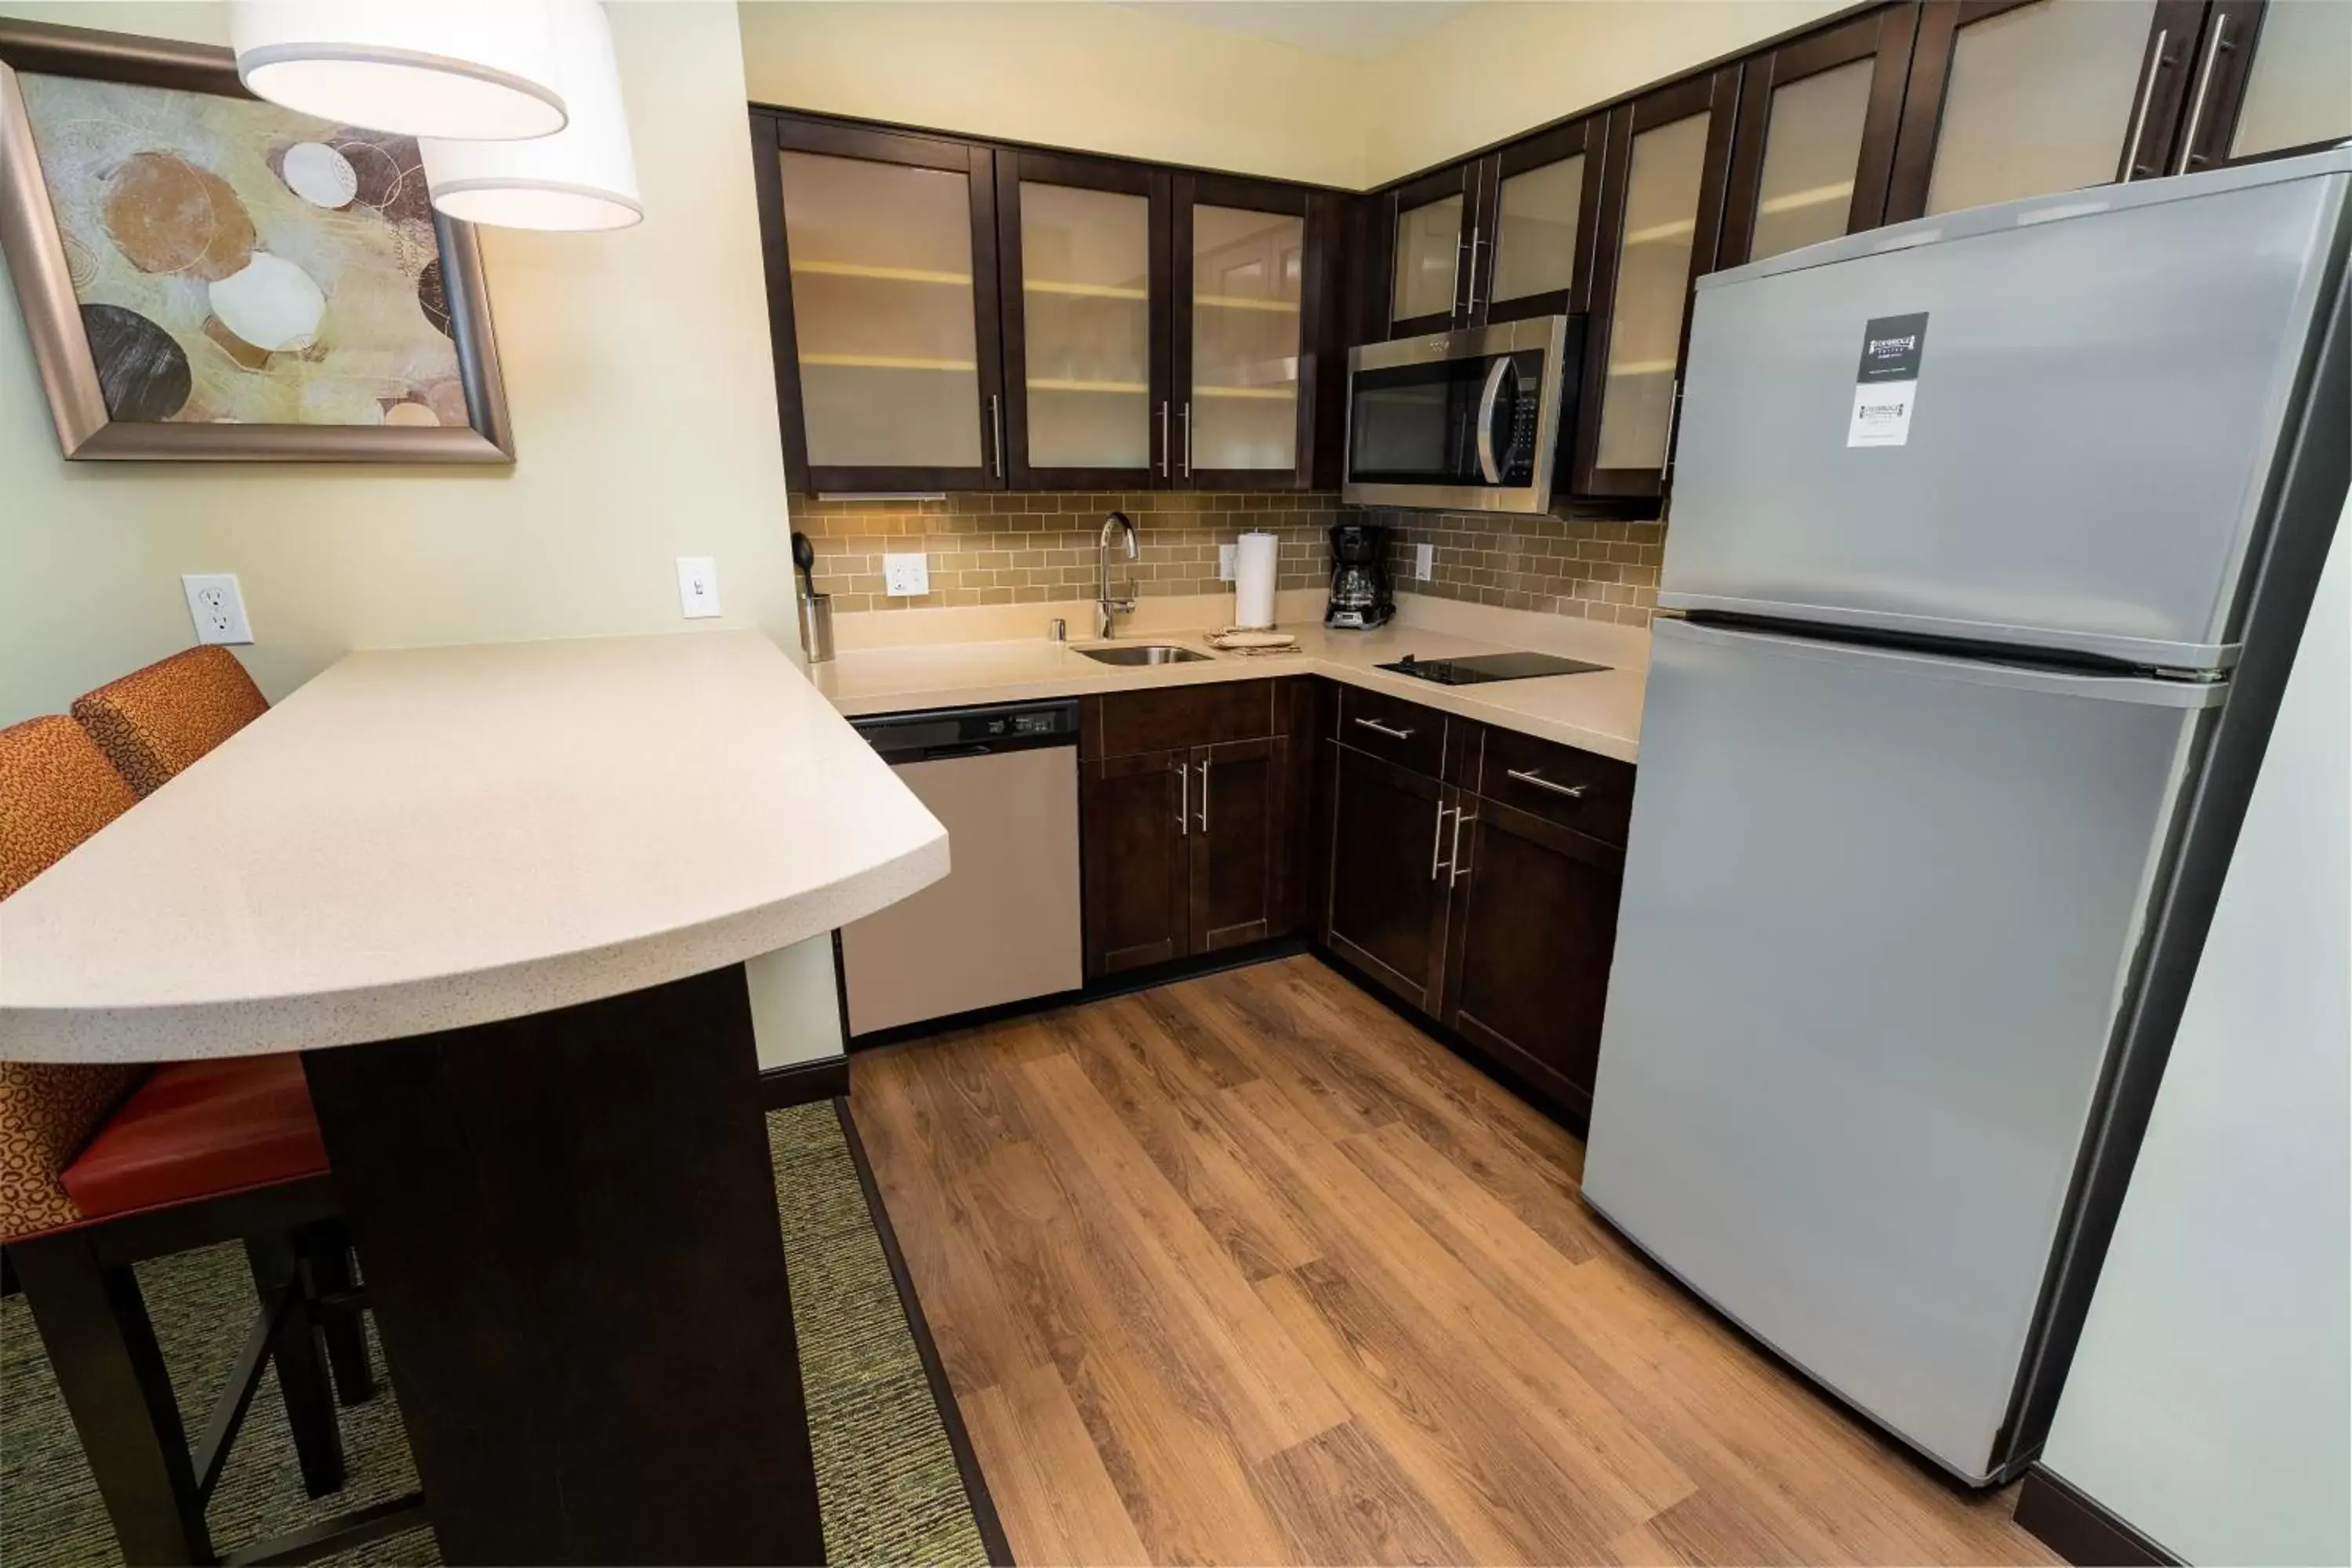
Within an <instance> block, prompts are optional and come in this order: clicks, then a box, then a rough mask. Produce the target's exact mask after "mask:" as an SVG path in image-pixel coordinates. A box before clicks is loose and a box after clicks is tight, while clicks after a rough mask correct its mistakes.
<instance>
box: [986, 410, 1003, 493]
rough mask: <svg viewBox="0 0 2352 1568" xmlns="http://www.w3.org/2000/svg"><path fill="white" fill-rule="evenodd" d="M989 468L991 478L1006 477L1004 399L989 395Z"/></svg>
mask: <svg viewBox="0 0 2352 1568" xmlns="http://www.w3.org/2000/svg"><path fill="white" fill-rule="evenodd" d="M988 432H989V442H988V468H989V473H990V477H992V478H993V479H1003V477H1004V399H1003V398H1002V397H1000V396H998V395H996V394H995V393H993V392H992V393H990V394H989V395H988Z"/></svg>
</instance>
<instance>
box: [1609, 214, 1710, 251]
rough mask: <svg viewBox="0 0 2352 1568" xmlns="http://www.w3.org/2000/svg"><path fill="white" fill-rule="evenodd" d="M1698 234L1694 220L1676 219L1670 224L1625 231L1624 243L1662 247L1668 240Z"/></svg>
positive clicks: (1687, 237) (1696, 223)
mask: <svg viewBox="0 0 2352 1568" xmlns="http://www.w3.org/2000/svg"><path fill="white" fill-rule="evenodd" d="M1697 233H1698V220H1697V219H1696V218H1689V217H1678V218H1676V219H1675V220H1674V221H1673V222H1672V223H1654V224H1652V225H1651V226H1649V227H1647V228H1633V229H1627V230H1626V231H1625V238H1624V242H1623V243H1625V244H1626V245H1628V246H1634V245H1664V244H1665V243H1666V242H1667V241H1668V240H1670V239H1690V238H1693V237H1696V235H1697Z"/></svg>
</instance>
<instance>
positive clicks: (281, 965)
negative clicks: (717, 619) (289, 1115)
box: [0, 632, 948, 1061]
mask: <svg viewBox="0 0 2352 1568" xmlns="http://www.w3.org/2000/svg"><path fill="white" fill-rule="evenodd" d="M947 867H948V841H947V834H946V831H945V830H944V829H943V828H941V827H940V824H939V823H938V821H937V820H936V819H935V818H934V817H932V816H931V815H930V813H929V812H928V811H927V810H925V809H924V808H923V806H922V805H921V803H920V802H919V801H917V800H916V799H915V797H914V795H912V794H910V793H909V792H908V790H907V788H906V787H905V786H904V785H903V784H900V783H899V782H898V779H897V778H896V777H894V776H893V775H892V774H891V773H890V771H889V769H888V768H887V767H886V766H885V765H884V764H883V763H882V760H881V758H880V757H878V756H877V755H876V754H875V752H874V751H873V749H872V748H871V747H869V746H867V745H866V743H865V742H863V741H862V740H860V739H859V738H858V736H857V735H856V732H855V731H852V730H851V729H850V727H849V726H848V725H847V724H845V723H844V722H843V721H842V720H841V718H840V716H839V715H838V714H837V713H835V711H834V710H832V709H831V708H830V707H828V706H827V705H826V703H825V702H824V700H823V699H821V698H820V697H819V696H818V695H817V693H816V692H815V691H814V689H812V688H811V686H810V683H809V682H808V680H807V679H804V678H803V676H802V674H801V672H800V671H799V669H798V668H795V667H794V665H793V662H792V660H791V659H789V658H786V657H785V656H784V654H783V653H782V651H781V650H780V649H778V648H777V647H775V645H774V644H773V643H772V642H770V641H769V640H768V639H767V638H765V637H761V636H760V635H759V634H757V633H754V632H716V633H687V634H680V635H676V636H667V637H606V638H587V639H580V640H569V641H562V642H538V643H509V644H499V645H488V646H478V647H439V648H416V649H409V650H403V651H396V652H379V653H355V654H352V655H350V656H348V657H346V658H343V659H342V660H341V661H340V662H338V663H337V664H335V665H334V666H333V667H331V668H329V669H328V670H326V671H325V672H324V673H323V674H321V675H320V676H319V677H318V678H317V679H314V680H312V681H310V683H309V684H308V685H306V686H304V687H302V688H301V689H299V690H297V691H295V692H294V693H293V694H292V695H291V696H289V697H288V698H287V699H286V700H284V701H282V702H280V703H278V705H277V706H276V707H275V708H273V709H271V710H269V711H268V713H265V714H263V715H262V716H261V717H260V718H259V719H257V720H256V721H254V722H253V723H251V724H249V725H247V727H246V728H245V729H243V730H241V731H238V732H237V733H236V735H234V736H232V737H230V738H229V740H227V741H226V742H224V743H223V744H222V745H220V746H219V747H217V748H215V750H214V751H213V752H210V753H209V754H208V755H206V756H205V758H204V759H203V760H202V761H200V762H198V763H195V764H194V766H193V767H190V768H189V769H187V770H186V771H185V772H184V773H181V774H180V775H178V776H177V777H175V778H173V780H172V781H171V782H169V783H168V784H164V785H163V788H161V789H159V790H157V791H156V792H155V793H154V794H153V795H150V796H148V797H147V798H146V799H145V800H142V801H141V802H140V803H139V804H138V805H136V806H134V807H133V808H132V809H131V810H130V811H128V812H126V813H124V814H123V815H122V816H120V817H118V818H116V819H115V821H113V822H112V823H110V824H109V825H108V826H106V827H105V828H103V829H102V830H100V832H99V833H98V834H97V835H96V836H95V837H91V838H90V839H89V841H88V842H87V843H85V844H83V845H81V846H80V847H78V848H76V849H75V850H74V851H73V852H72V853H70V854H68V856H67V857H66V858H64V859H62V860H60V861H58V864H56V865H55V866H52V867H51V868H49V869H47V871H44V872H43V873H42V874H41V875H40V876H38V877H37V878H35V879H33V880H32V881H31V882H29V883H27V884H26V886H25V887H24V888H22V889H19V890H18V891H17V892H16V894H15V895H14V896H13V897H11V898H9V899H7V900H5V901H0V1058H12V1059H19V1060H35V1061H167V1060H174V1059H180V1058H200V1057H227V1056H244V1055H254V1054H258V1053H261V1052H267V1051H284V1050H301V1049H307V1048H310V1047H320V1046H336V1045H350V1044H357V1043H360V1042H362V1041H367V1040H378V1039H386V1038H392V1037H400V1036H404V1035H413V1034H422V1033H425V1032H427V1031H431V1030H436V1029H448V1028H456V1027H459V1026H466V1025H471V1024H479V1023H487V1022H490V1021H493V1020H496V1019H499V1018H507V1017H514V1016H520V1015H522V1014H526V1013H538V1012H545V1011H548V1010H550V1009H552V1008H557V1007H563V1006H569V1005H572V1004H574V1003H579V1002H587V1001H593V1000H595V999H598V998H600V997H605V996H612V995H616V994H620V993H623V992H626V991H634V990H637V989H639V988H641V987H644V986H647V985H653V984H660V983H662V982H665V981H669V980H675V979H677V978H680V977H682V976H685V975H688V974H697V973H702V972H704V971H706V970H710V969H715V968H718V967H720V966H721V965H724V964H729V963H739V962H740V961H742V960H744V959H747V958H751V957H753V956H755V955H757V954H760V953H764V952H772V951H774V950H775V949H778V948H782V947H786V946H789V945H791V944H792V943H793V942H799V941H802V940H803V939H804V938H807V937H811V936H814V935H816V934H818V933H820V932H823V931H831V930H833V929H834V928H835V927H837V926H840V925H843V924H845V923H846V922H848V921H853V920H856V919H857V918H858V917H860V916H862V915H866V914H870V913H872V912H873V911H874V910H877V909H880V908H882V907H883V906H884V905H886V904H888V903H891V902H894V901H895V900H898V899H901V898H904V897H905V896H906V895H907V894H908V893H910V892H913V891H915V890H916V889H919V888H921V887H923V886H925V885H926V884H928V883H929V882H932V881H935V880H937V879H939V878H940V877H941V876H943V875H945V874H946V871H947Z"/></svg>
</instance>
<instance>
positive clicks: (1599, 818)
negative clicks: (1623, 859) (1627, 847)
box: [1477, 724, 1633, 845]
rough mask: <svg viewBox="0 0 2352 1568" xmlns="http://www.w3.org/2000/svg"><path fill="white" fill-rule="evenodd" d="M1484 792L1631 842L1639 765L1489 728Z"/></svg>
mask: <svg viewBox="0 0 2352 1568" xmlns="http://www.w3.org/2000/svg"><path fill="white" fill-rule="evenodd" d="M1477 788H1478V793H1479V794H1480V795H1485V796H1486V798H1487V799H1489V800H1499V801H1501V802H1502V803H1503V804H1504V805H1515V806H1517V807H1518V808H1519V809H1520V810H1522V811H1525V812H1528V813H1529V814H1530V815H1532V816H1540V817H1542V818H1543V819H1544V820H1545V821H1547V822H1554V823H1558V824H1559V826H1562V827H1572V828H1574V829H1576V831H1578V832H1579V833H1582V834H1586V835H1589V836H1590V837H1594V838H1598V839H1600V840H1601V841H1602V842H1603V843H1606V844H1617V845H1622V844H1623V843H1624V842H1625V825H1626V823H1627V822H1628V821H1629V820H1630V819H1631V817H1632V816H1633V763H1621V762H1618V761H1616V760H1615V759H1614V758H1611V757H1600V756H1595V755H1593V754H1592V753H1591V752H1580V751H1578V750H1577V749H1576V748H1575V747H1573V746H1562V745H1557V744H1554V743H1553V742H1549V741H1538V740H1537V739H1536V738H1535V737H1534V736H1532V735H1522V734H1520V733H1519V732H1518V731H1515V730H1503V729H1498V728H1496V726H1494V725H1491V724H1490V725H1488V726H1487V727H1486V748H1485V751H1484V753H1483V755H1482V756H1481V758H1480V760H1479V764H1478V785H1477Z"/></svg>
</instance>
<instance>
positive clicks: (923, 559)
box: [882, 550, 931, 599]
mask: <svg viewBox="0 0 2352 1568" xmlns="http://www.w3.org/2000/svg"><path fill="white" fill-rule="evenodd" d="M930 591H931V558H930V557H929V556H928V555H926V554H924V553H923V552H921V551H919V550H916V551H909V552H905V553H898V552H891V553H889V554H886V555H884V556H883V557H882V592H883V593H884V594H885V595H887V596H888V597H890V598H893V599H913V598H919V597H921V596H922V595H925V594H928V593H929V592H930Z"/></svg>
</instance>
